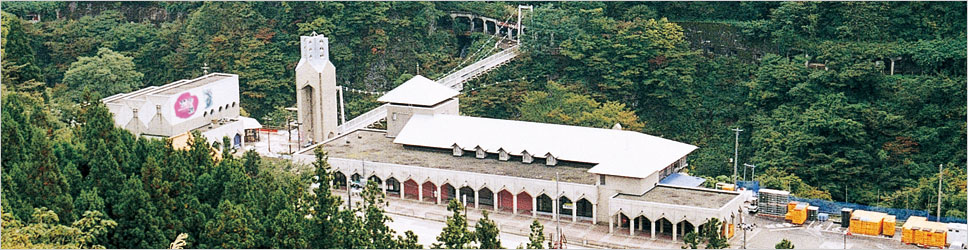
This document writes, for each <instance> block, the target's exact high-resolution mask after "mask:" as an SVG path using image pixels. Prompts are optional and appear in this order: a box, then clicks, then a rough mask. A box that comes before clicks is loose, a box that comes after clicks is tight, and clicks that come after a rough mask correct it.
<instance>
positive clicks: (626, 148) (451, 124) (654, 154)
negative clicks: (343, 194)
mask: <svg viewBox="0 0 968 250" xmlns="http://www.w3.org/2000/svg"><path fill="white" fill-rule="evenodd" d="M393 142H394V143H398V144H405V145H414V146H423V147H433V148H445V149H449V148H451V147H452V145H454V144H455V143H456V144H457V145H458V146H460V147H461V148H462V149H464V150H474V148H475V147H477V146H481V147H482V148H484V150H485V151H487V152H489V153H497V152H498V150H499V149H501V148H503V149H504V150H506V151H507V152H508V153H510V154H511V155H516V156H520V155H522V153H523V152H524V151H525V150H526V151H527V152H528V153H529V154H531V155H533V156H535V157H539V158H544V157H545V155H546V154H548V153H550V154H551V155H553V156H554V157H555V158H557V159H558V160H566V161H575V162H585V163H592V164H597V165H595V166H594V167H592V168H591V169H589V170H588V172H590V173H594V174H604V175H617V176H625V177H633V178H645V177H648V176H649V175H651V174H653V173H655V172H657V171H660V170H662V169H663V168H665V167H668V166H669V165H671V164H673V163H675V162H676V161H678V160H679V159H681V158H682V157H685V156H686V155H688V154H689V153H691V152H692V151H693V150H696V149H697V148H698V147H696V146H693V145H689V144H685V143H681V142H677V141H673V140H669V139H664V138H660V137H656V136H651V135H647V134H643V133H639V132H632V131H624V130H615V129H600V128H589V127H579V126H567V125H557V124H548V123H536V122H524V121H514V120H500V119H490V118H480V117H469V116H458V115H421V114H418V115H414V116H413V117H411V118H410V120H409V121H408V122H407V125H406V126H405V127H404V128H403V130H402V131H400V134H399V135H397V137H396V139H394V140H393ZM522 167H523V166H522Z"/></svg>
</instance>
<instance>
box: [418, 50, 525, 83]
mask: <svg viewBox="0 0 968 250" xmlns="http://www.w3.org/2000/svg"><path fill="white" fill-rule="evenodd" d="M518 47H519V45H514V46H511V47H510V48H507V49H505V50H502V51H501V52H497V53H495V54H494V55H491V56H488V57H487V58H484V59H483V60H480V61H477V62H475V63H473V64H471V65H468V66H467V67H464V68H463V69H460V70H458V71H457V72H454V73H451V74H450V75H447V76H444V77H443V78H440V79H437V83H439V84H442V85H444V86H447V87H450V88H453V89H456V90H458V91H460V90H463V89H464V82H466V81H468V80H471V79H474V78H475V77H477V76H480V75H482V74H484V73H487V72H488V71H490V70H491V69H494V68H496V67H497V66H501V65H503V64H504V63H506V62H508V61H510V60H511V59H514V57H517V56H518Z"/></svg>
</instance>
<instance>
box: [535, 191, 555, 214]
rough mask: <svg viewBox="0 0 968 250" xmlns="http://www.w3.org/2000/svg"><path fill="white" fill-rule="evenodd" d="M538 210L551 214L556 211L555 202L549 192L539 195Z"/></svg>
mask: <svg viewBox="0 0 968 250" xmlns="http://www.w3.org/2000/svg"><path fill="white" fill-rule="evenodd" d="M537 202H538V212H540V213H548V214H551V213H553V212H554V204H552V203H553V202H552V200H551V197H549V196H548V195H547V194H541V195H539V196H538V199H537Z"/></svg>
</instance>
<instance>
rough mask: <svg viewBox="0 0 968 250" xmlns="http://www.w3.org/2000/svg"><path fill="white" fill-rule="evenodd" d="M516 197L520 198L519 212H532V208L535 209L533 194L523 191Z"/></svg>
mask: <svg viewBox="0 0 968 250" xmlns="http://www.w3.org/2000/svg"><path fill="white" fill-rule="evenodd" d="M514 198H515V199H518V213H525V214H530V213H531V210H532V209H534V207H533V204H531V200H532V196H531V194H529V193H528V192H525V191H521V192H520V193H518V195H515V197H514Z"/></svg>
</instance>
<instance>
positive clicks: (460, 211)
mask: <svg viewBox="0 0 968 250" xmlns="http://www.w3.org/2000/svg"><path fill="white" fill-rule="evenodd" d="M465 209H466V208H464V206H461V204H460V203H459V202H457V199H453V200H450V203H449V204H447V211H451V212H453V213H454V214H453V215H451V216H448V217H447V226H446V227H444V231H443V232H440V235H439V236H437V243H434V244H433V245H432V246H431V247H433V248H438V249H439V248H447V249H467V248H471V245H470V243H471V241H473V240H474V234H473V233H471V232H470V231H468V230H467V216H466V214H465V213H464V211H465Z"/></svg>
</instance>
